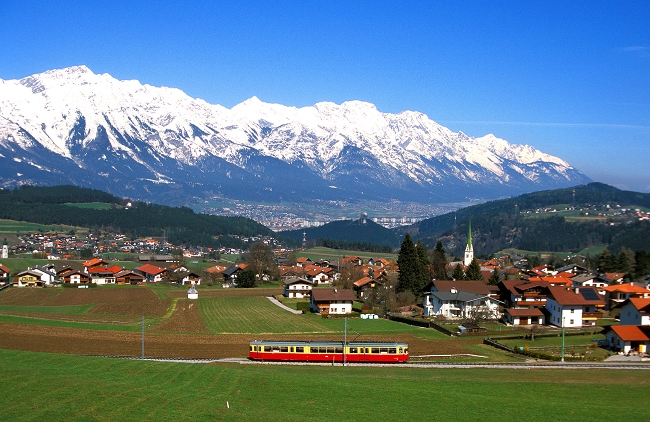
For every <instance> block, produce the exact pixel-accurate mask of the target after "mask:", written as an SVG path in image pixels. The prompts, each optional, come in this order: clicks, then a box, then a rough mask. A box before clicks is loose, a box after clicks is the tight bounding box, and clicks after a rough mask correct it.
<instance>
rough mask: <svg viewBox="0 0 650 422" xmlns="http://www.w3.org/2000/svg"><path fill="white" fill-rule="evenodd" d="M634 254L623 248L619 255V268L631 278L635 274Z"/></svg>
mask: <svg viewBox="0 0 650 422" xmlns="http://www.w3.org/2000/svg"><path fill="white" fill-rule="evenodd" d="M634 264H635V262H634V252H632V250H631V249H628V248H622V249H621V252H620V253H619V254H618V268H619V270H620V271H621V272H624V273H625V274H626V275H629V276H630V277H631V276H632V274H633V273H634Z"/></svg>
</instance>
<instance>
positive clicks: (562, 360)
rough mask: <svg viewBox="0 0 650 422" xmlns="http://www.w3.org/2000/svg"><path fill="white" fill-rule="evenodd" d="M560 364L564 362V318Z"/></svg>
mask: <svg viewBox="0 0 650 422" xmlns="http://www.w3.org/2000/svg"><path fill="white" fill-rule="evenodd" d="M561 362H564V317H562V359H561Z"/></svg>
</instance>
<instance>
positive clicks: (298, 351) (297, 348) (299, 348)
mask: <svg viewBox="0 0 650 422" xmlns="http://www.w3.org/2000/svg"><path fill="white" fill-rule="evenodd" d="M296 353H305V348H304V347H302V346H298V347H296Z"/></svg>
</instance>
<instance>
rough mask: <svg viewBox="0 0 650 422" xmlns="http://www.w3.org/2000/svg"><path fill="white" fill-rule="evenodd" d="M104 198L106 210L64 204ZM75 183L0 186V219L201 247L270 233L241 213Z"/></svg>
mask: <svg viewBox="0 0 650 422" xmlns="http://www.w3.org/2000/svg"><path fill="white" fill-rule="evenodd" d="M94 202H100V203H108V204H111V206H110V208H108V209H92V208H80V207H75V206H70V205H69V204H79V203H94ZM127 202H128V201H127V200H125V199H122V198H118V197H115V196H113V195H109V194H107V193H104V192H101V191H98V190H92V189H86V188H80V187H76V186H54V187H33V186H23V187H21V188H17V189H13V190H0V218H5V219H10V220H18V221H29V222H34V223H40V224H64V225H70V226H79V227H88V228H91V229H103V230H111V231H114V232H117V233H123V234H126V235H129V236H131V237H134V238H135V237H144V236H162V235H163V232H165V233H166V236H167V238H168V239H169V241H170V242H171V243H172V244H176V245H182V244H184V245H193V246H205V247H218V246H227V247H240V246H242V244H243V242H242V241H241V240H240V239H239V238H238V237H250V236H257V235H262V236H275V233H274V232H273V231H271V230H270V229H268V228H267V227H265V226H263V225H261V224H259V223H256V222H255V221H253V220H251V219H248V218H243V217H218V216H213V215H206V214H196V213H194V211H192V210H191V209H189V208H186V207H181V208H173V207H167V206H163V205H155V204H147V203H143V202H133V203H131V205H130V206H129V207H127V206H126V204H127Z"/></svg>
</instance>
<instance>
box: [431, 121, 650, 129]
mask: <svg viewBox="0 0 650 422" xmlns="http://www.w3.org/2000/svg"><path fill="white" fill-rule="evenodd" d="M440 123H444V124H448V123H455V124H466V125H506V126H545V127H594V128H599V127H601V128H612V129H650V126H642V125H623V124H615V123H553V122H499V121H487V120H445V121H441V122H440Z"/></svg>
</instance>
